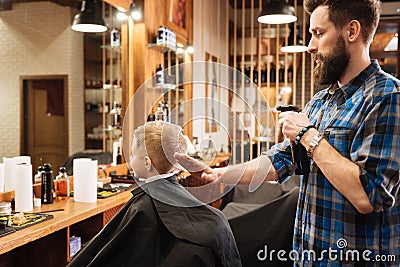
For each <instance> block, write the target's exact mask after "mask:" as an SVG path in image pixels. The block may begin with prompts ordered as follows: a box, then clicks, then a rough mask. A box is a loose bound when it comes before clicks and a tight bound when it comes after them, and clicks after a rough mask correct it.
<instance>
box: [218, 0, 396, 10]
mask: <svg viewBox="0 0 400 267" xmlns="http://www.w3.org/2000/svg"><path fill="white" fill-rule="evenodd" d="M220 1H223V0H220ZM243 1H244V3H245V6H246V8H251V5H252V2H253V5H254V8H256V9H257V8H259V6H260V0H229V4H230V5H231V6H232V7H234V5H235V2H236V5H237V7H238V8H240V9H241V8H242V6H243ZM282 1H284V0H282ZM398 1H399V0H382V1H381V2H383V3H386V2H398ZM267 2H268V1H267V0H261V3H263V4H264V3H267ZM287 2H289V3H290V4H293V3H294V0H289V1H287ZM297 4H298V5H302V4H303V0H297Z"/></svg>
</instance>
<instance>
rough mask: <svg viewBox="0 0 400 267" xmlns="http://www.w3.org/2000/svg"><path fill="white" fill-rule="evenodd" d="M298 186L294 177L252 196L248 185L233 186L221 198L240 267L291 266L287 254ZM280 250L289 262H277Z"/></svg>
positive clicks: (260, 190) (292, 228)
mask: <svg viewBox="0 0 400 267" xmlns="http://www.w3.org/2000/svg"><path fill="white" fill-rule="evenodd" d="M298 186H299V177H298V176H294V177H291V178H290V179H289V180H288V181H287V182H285V183H283V184H279V183H275V182H274V183H272V182H268V183H264V184H262V185H261V186H260V187H259V188H258V189H257V190H256V191H254V192H252V193H250V192H248V185H236V186H235V187H234V188H233V189H232V190H231V191H230V192H229V193H228V194H227V195H226V196H225V197H224V199H223V202H222V204H221V210H222V212H223V213H224V214H225V216H226V217H227V219H228V221H229V224H230V225H231V228H232V231H233V234H234V236H235V239H236V243H237V246H238V249H239V252H240V256H241V260H242V264H243V266H251V267H254V266H293V262H292V261H291V260H290V259H289V252H290V251H291V250H292V244H293V230H294V220H295V214H296V205H297V199H298V194H299V187H298ZM272 250H275V252H272V253H271V251H272ZM279 250H284V251H285V254H284V257H285V258H287V259H288V261H280V260H279V258H278V257H277V253H278V251H279ZM270 255H272V257H270Z"/></svg>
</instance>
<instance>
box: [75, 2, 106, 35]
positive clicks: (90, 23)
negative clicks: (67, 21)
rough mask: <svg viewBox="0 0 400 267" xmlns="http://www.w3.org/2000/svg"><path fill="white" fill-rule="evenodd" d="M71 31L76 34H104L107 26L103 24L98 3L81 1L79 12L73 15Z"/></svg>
mask: <svg viewBox="0 0 400 267" xmlns="http://www.w3.org/2000/svg"><path fill="white" fill-rule="evenodd" d="M71 29H73V30H74V31H78V32H105V31H107V26H106V24H105V23H104V20H103V17H102V12H101V6H100V1H98V0H84V1H82V8H81V11H80V12H79V13H78V14H76V15H75V18H74V21H73V22H72V26H71Z"/></svg>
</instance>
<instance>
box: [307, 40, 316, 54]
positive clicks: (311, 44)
mask: <svg viewBox="0 0 400 267" xmlns="http://www.w3.org/2000/svg"><path fill="white" fill-rule="evenodd" d="M307 52H308V53H310V54H312V53H316V52H317V45H316V43H315V41H314V38H313V37H311V40H310V42H309V43H308V46H307Z"/></svg>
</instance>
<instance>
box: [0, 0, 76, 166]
mask: <svg viewBox="0 0 400 267" xmlns="http://www.w3.org/2000/svg"><path fill="white" fill-rule="evenodd" d="M75 12H76V11H75V10H73V9H71V8H70V7H63V6H59V5H57V4H54V3H52V2H46V1H43V2H33V3H19V4H13V8H12V10H10V11H2V12H0V161H1V159H2V157H3V156H6V157H11V156H16V155H19V154H20V152H21V143H20V138H21V131H20V125H21V119H20V117H21V115H20V114H21V108H22V107H21V104H22V99H21V97H22V93H21V92H22V90H21V85H20V77H21V76H33V75H68V117H69V133H68V135H69V148H68V151H69V154H72V153H74V152H77V151H80V150H83V149H84V110H83V108H84V103H83V101H84V100H83V95H84V94H83V84H84V82H83V75H84V73H83V35H82V33H78V32H74V31H72V30H71V29H70V26H71V22H72V18H73V15H74V13H75Z"/></svg>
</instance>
